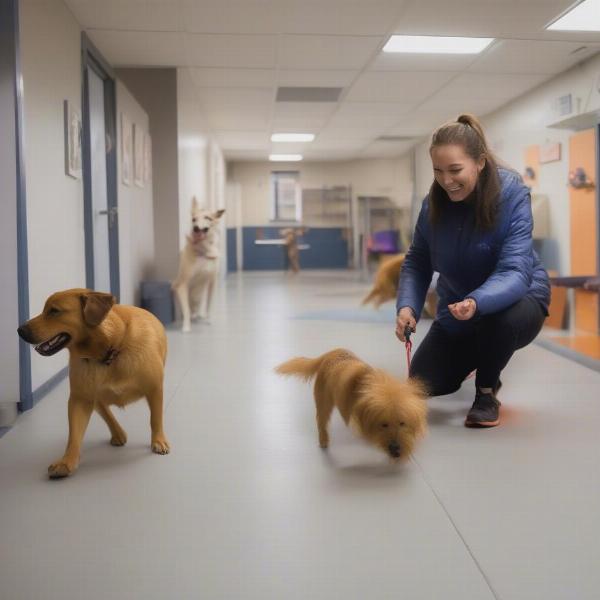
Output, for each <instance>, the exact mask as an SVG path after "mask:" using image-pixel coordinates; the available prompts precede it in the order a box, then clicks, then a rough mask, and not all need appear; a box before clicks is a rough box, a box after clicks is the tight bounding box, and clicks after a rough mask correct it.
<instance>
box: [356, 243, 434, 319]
mask: <svg viewBox="0 0 600 600" xmlns="http://www.w3.org/2000/svg"><path fill="white" fill-rule="evenodd" d="M405 257H406V255H405V254H398V255H397V256H394V257H392V258H388V259H387V260H385V261H383V262H382V263H381V264H380V265H379V268H378V269H377V272H376V273H375V281H374V283H373V288H372V289H371V291H370V292H369V293H368V294H367V296H365V298H364V299H363V301H362V304H363V305H364V304H369V303H371V302H372V303H373V306H375V308H379V307H380V306H381V305H382V304H384V303H385V302H389V301H390V300H395V299H396V297H397V295H398V283H399V281H400V273H401V271H402V265H404V259H405ZM423 310H424V313H425V315H426V316H428V317H430V318H431V319H433V318H435V313H436V310H437V294H436V292H435V291H434V290H433V289H430V290H428V292H427V297H426V298H425V305H424V306H423Z"/></svg>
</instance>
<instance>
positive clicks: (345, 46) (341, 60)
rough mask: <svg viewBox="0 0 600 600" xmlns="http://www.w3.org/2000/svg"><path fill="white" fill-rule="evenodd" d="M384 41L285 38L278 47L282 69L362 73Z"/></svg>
mask: <svg viewBox="0 0 600 600" xmlns="http://www.w3.org/2000/svg"><path fill="white" fill-rule="evenodd" d="M383 42H384V38H383V37H368V36H366V37H358V36H317V35H284V36H282V37H281V41H280V47H279V66H280V68H283V69H362V68H363V67H364V65H365V64H366V63H367V61H368V60H369V59H370V58H371V56H373V54H374V53H375V51H376V50H377V48H378V47H379V46H380V45H382V44H383Z"/></svg>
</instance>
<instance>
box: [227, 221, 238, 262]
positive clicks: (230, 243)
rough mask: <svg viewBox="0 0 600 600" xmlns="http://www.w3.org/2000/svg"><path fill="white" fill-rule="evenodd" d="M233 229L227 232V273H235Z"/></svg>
mask: <svg viewBox="0 0 600 600" xmlns="http://www.w3.org/2000/svg"><path fill="white" fill-rule="evenodd" d="M236 233H237V232H236V230H235V229H228V230H227V272H228V273H235V272H236V271H237V236H236Z"/></svg>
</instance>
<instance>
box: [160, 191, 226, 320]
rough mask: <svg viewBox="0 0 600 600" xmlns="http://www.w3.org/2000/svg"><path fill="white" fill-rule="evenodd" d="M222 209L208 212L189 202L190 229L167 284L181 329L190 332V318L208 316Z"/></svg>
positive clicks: (217, 262) (216, 269)
mask: <svg viewBox="0 0 600 600" xmlns="http://www.w3.org/2000/svg"><path fill="white" fill-rule="evenodd" d="M224 212H225V210H218V211H217V212H215V213H212V212H210V211H208V210H205V209H202V208H200V206H199V205H198V202H197V200H196V198H194V199H193V201H192V231H191V234H190V235H188V236H186V237H187V243H186V245H185V248H184V249H183V250H182V251H181V255H180V257H179V273H178V275H177V279H176V280H175V281H174V282H173V284H172V285H171V288H172V289H173V290H174V291H175V293H176V295H177V299H178V300H179V306H180V307H181V312H182V314H183V327H182V331H184V332H187V331H191V328H192V327H191V321H192V319H196V318H201V319H208V317H209V315H210V305H211V301H212V296H213V292H214V286H215V281H216V279H217V274H218V272H219V255H220V248H219V219H220V218H221V217H222V216H223V213H224Z"/></svg>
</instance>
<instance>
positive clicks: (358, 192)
mask: <svg viewBox="0 0 600 600" xmlns="http://www.w3.org/2000/svg"><path fill="white" fill-rule="evenodd" d="M411 164H412V163H411V157H410V156H403V157H400V158H396V159H368V160H354V161H341V162H322V163H311V162H296V163H273V162H243V161H238V162H232V163H230V164H229V165H228V180H229V181H230V182H232V183H237V184H239V185H240V187H241V197H242V223H243V225H244V226H260V225H267V224H268V223H269V220H270V218H271V206H270V202H271V199H270V176H271V172H272V171H299V172H300V185H301V186H302V187H303V188H320V187H323V186H334V185H350V186H352V196H353V199H354V200H355V199H356V198H357V197H358V196H388V197H389V198H390V199H391V200H392V202H394V203H395V204H396V205H398V206H406V207H408V206H410V200H411V195H412V177H411Z"/></svg>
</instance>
